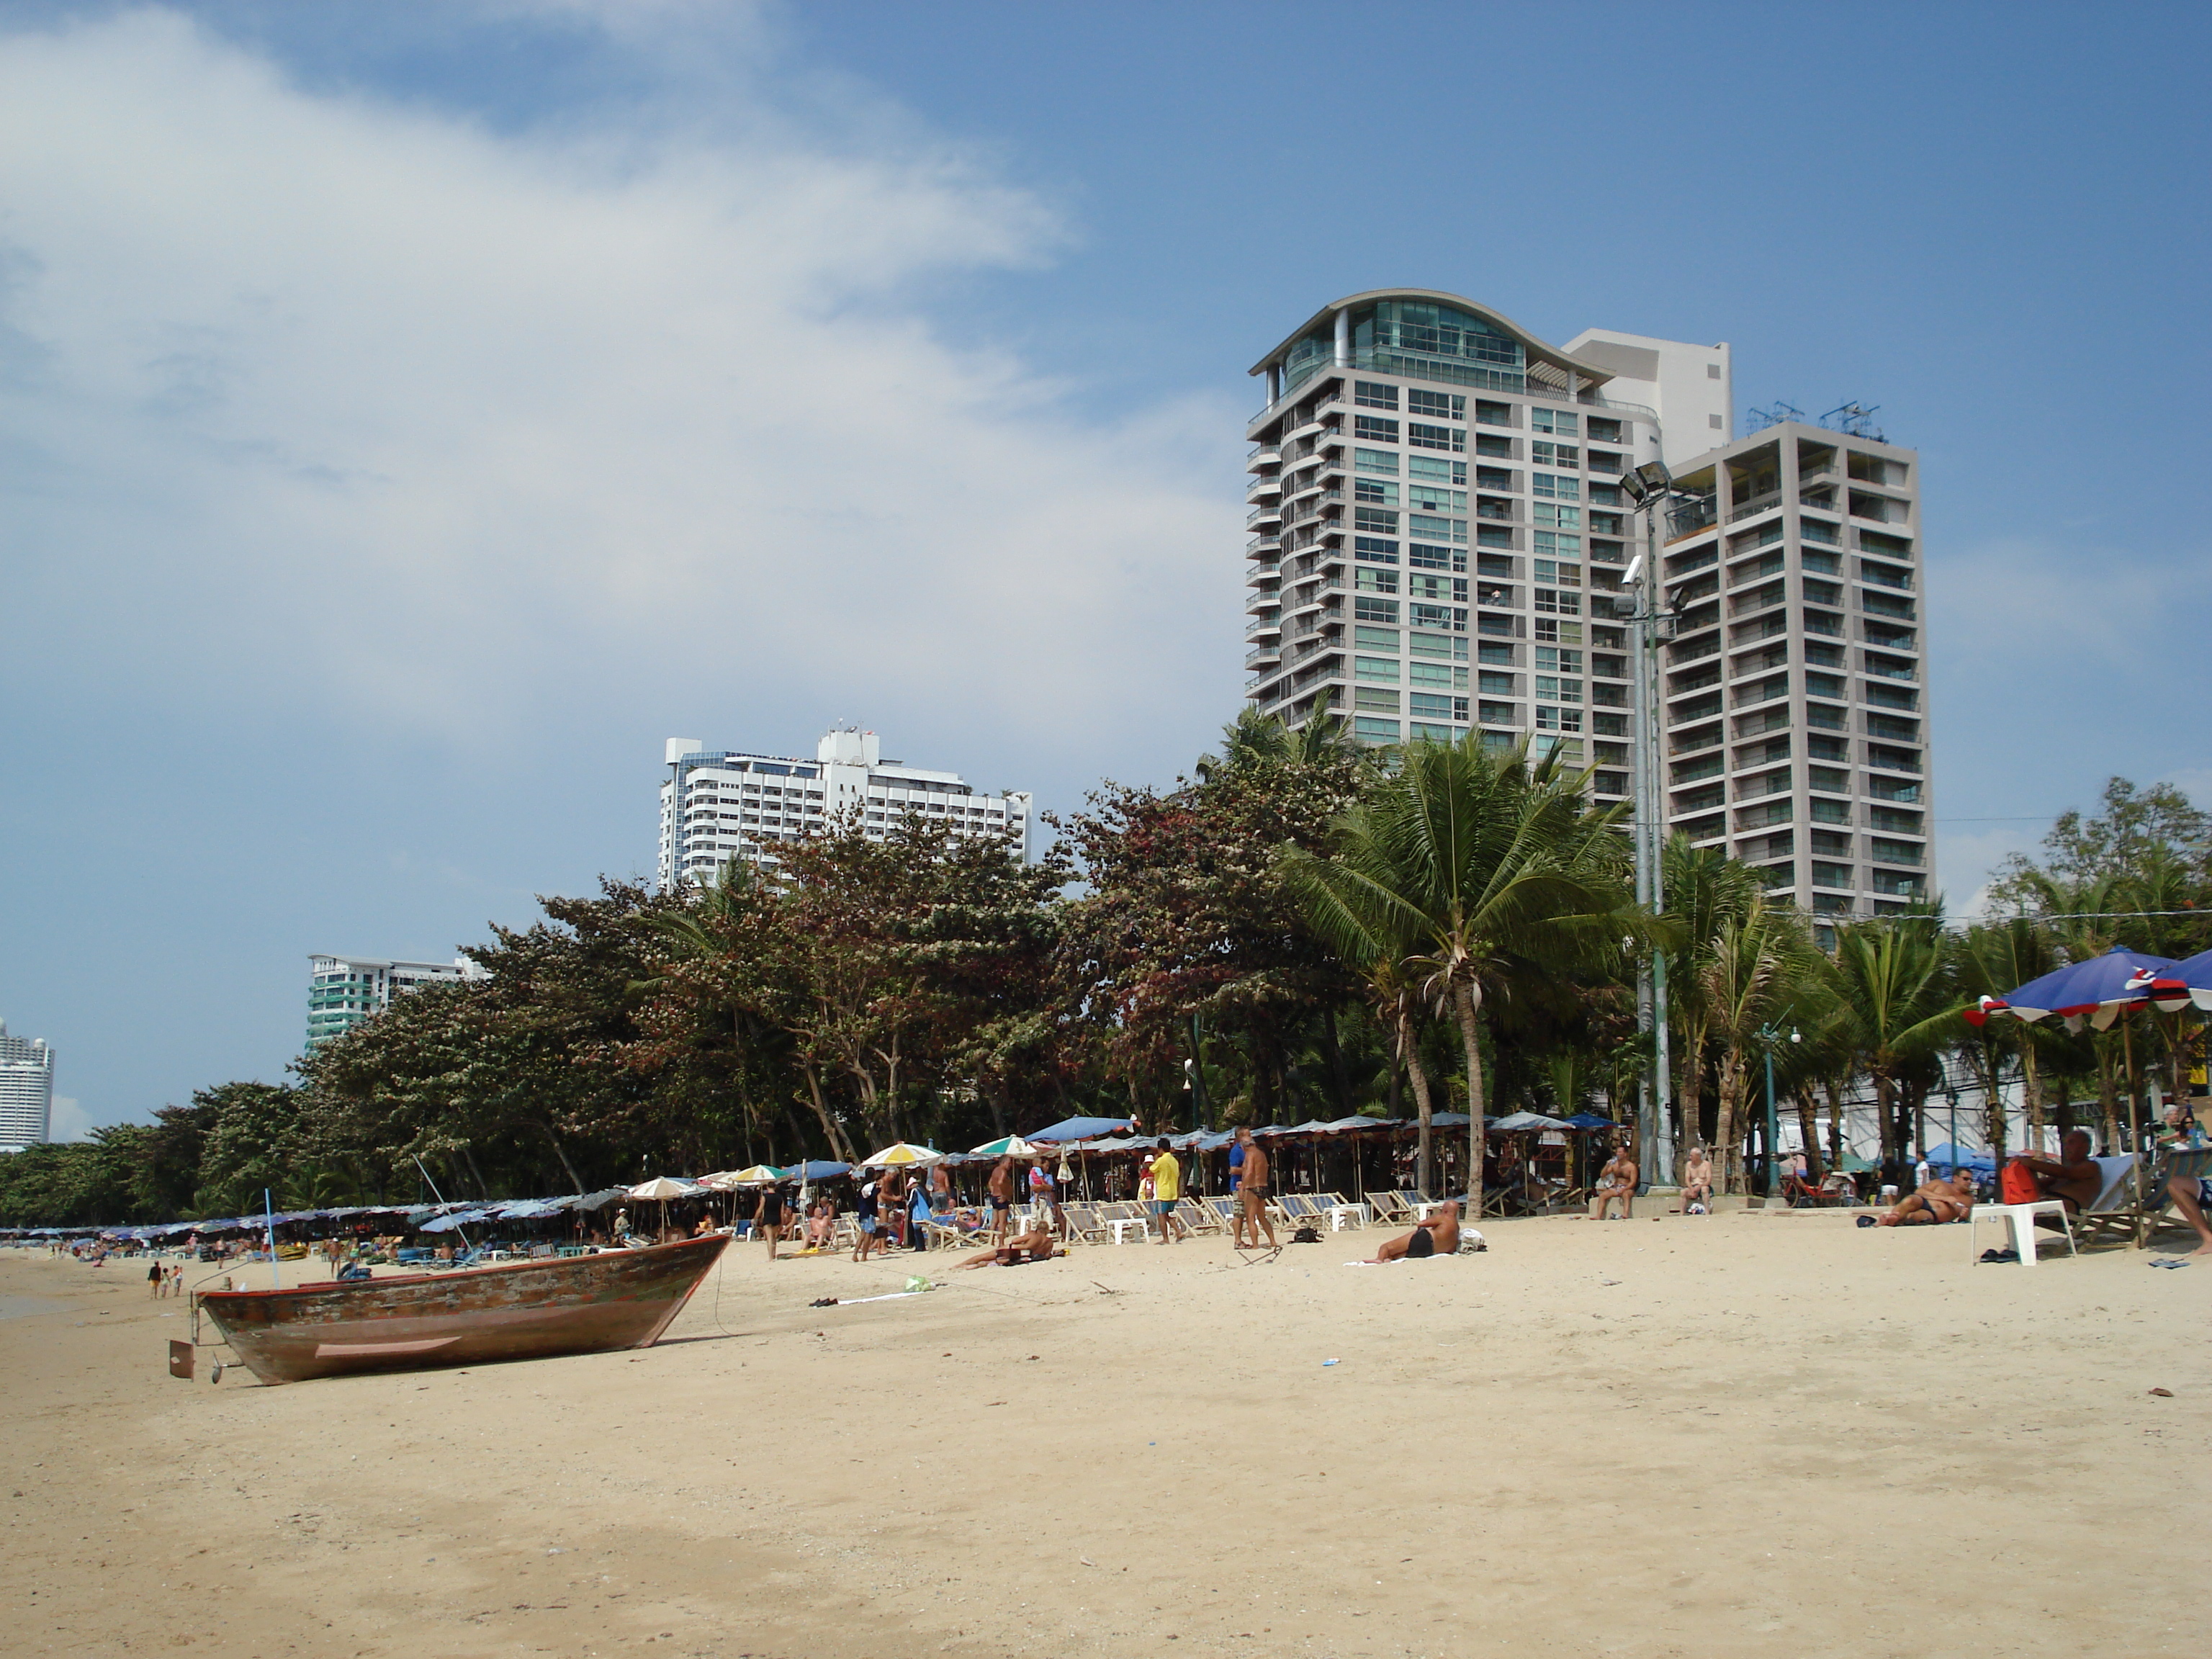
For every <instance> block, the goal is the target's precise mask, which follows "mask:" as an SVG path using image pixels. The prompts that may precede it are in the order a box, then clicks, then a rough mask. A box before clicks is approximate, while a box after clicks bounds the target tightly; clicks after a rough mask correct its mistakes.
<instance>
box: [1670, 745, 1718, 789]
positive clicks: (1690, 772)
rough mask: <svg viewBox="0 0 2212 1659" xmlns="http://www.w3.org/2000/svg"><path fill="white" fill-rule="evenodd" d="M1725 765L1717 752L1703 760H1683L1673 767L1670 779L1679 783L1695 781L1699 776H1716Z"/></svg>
mask: <svg viewBox="0 0 2212 1659" xmlns="http://www.w3.org/2000/svg"><path fill="white" fill-rule="evenodd" d="M1725 765H1726V763H1725V762H1724V761H1723V759H1722V757H1720V755H1719V754H1718V753H1714V754H1711V755H1707V756H1706V757H1705V758H1704V759H1703V760H1694V761H1684V762H1683V763H1680V765H1678V766H1676V767H1675V768H1674V773H1673V776H1672V781H1673V782H1674V783H1675V784H1677V785H1680V784H1685V783H1695V782H1697V781H1699V779H1700V778H1717V777H1718V776H1720V775H1721V773H1722V771H1723V769H1724V768H1725Z"/></svg>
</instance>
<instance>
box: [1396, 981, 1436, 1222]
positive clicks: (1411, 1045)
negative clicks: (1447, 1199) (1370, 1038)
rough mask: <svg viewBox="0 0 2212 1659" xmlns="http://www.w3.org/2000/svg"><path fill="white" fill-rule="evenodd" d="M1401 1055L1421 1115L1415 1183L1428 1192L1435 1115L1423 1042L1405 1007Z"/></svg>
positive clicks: (1400, 1020)
mask: <svg viewBox="0 0 2212 1659" xmlns="http://www.w3.org/2000/svg"><path fill="white" fill-rule="evenodd" d="M1398 1054H1399V1058H1400V1059H1401V1060H1404V1061H1405V1062H1406V1076H1407V1078H1408V1079H1410V1080H1411V1081H1412V1083H1413V1107H1414V1109H1415V1110H1416V1111H1418V1112H1419V1114H1420V1116H1421V1139H1420V1146H1419V1151H1418V1152H1417V1153H1416V1154H1415V1157H1414V1169H1415V1171H1416V1174H1415V1176H1414V1181H1413V1184H1414V1185H1415V1186H1416V1187H1418V1188H1420V1189H1421V1191H1423V1192H1427V1191H1428V1190H1429V1140H1430V1134H1431V1129H1430V1123H1429V1121H1430V1118H1431V1115H1432V1112H1431V1107H1430V1104H1429V1070H1428V1067H1427V1066H1424V1065H1422V1064H1421V1045H1420V1043H1419V1042H1418V1041H1417V1040H1416V1038H1415V1036H1414V1034H1413V1015H1412V1013H1411V1012H1407V1011H1405V1010H1402V1009H1401V1011H1400V1012H1399V1015H1398ZM1391 1081H1392V1082H1393V1083H1394V1084H1395V1082H1396V1081H1397V1077H1396V1074H1395V1073H1393V1074H1392V1077H1391Z"/></svg>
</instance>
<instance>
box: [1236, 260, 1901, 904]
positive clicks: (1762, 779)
mask: <svg viewBox="0 0 2212 1659" xmlns="http://www.w3.org/2000/svg"><path fill="white" fill-rule="evenodd" d="M1733 372H1734V371H1733V363H1732V362H1731V358H1730V355H1729V348H1728V347H1727V346H1726V345H1712V346H1702V345H1696V344H1692V343H1685V342H1681V341H1673V340H1658V339H1652V338H1650V337H1644V336H1641V335H1633V334H1623V333H1616V332H1613V331H1609V330H1590V331H1585V332H1584V333H1583V334H1581V335H1579V336H1577V337H1576V339H1575V340H1574V341H1573V342H1572V343H1571V344H1570V345H1569V346H1568V347H1567V348H1565V349H1560V348H1558V347H1554V346H1551V345H1548V344H1547V343H1544V342H1543V341H1541V340H1539V339H1537V338H1536V337H1534V335H1532V334H1530V333H1529V332H1528V331H1527V330H1525V329H1523V328H1522V327H1520V326H1519V325H1516V324H1515V323H1513V322H1512V321H1511V320H1510V319H1507V318H1505V317H1504V316H1502V315H1501V314H1499V313H1497V312H1495V311H1492V310H1491V309H1490V308H1489V307H1485V306H1481V305H1479V304H1477V303H1475V302H1474V301H1470V300H1467V299H1464V298H1462V297H1460V296H1458V295H1451V294H1444V293H1440V292H1437V291H1434V290H1431V289H1376V290H1372V291H1370V292H1368V293H1364V294H1357V295H1351V296H1350V297H1348V298H1346V299H1343V300H1339V301H1334V302H1333V303H1332V304H1330V305H1328V306H1325V307H1322V309H1321V310H1320V311H1319V312H1316V313H1315V314H1314V316H1313V317H1311V318H1310V319H1308V320H1307V321H1306V322H1305V323H1304V325H1302V326H1301V327H1300V328H1298V329H1297V331H1295V332H1293V333H1292V334H1291V336H1289V337H1287V338H1286V339H1285V340H1284V341H1283V342H1282V343H1280V344H1279V345H1278V346H1277V347H1276V348H1275V349H1273V351H1271V352H1269V353H1268V354H1267V356H1265V357H1263V358H1261V361H1260V362H1258V363H1257V364H1255V366H1254V368H1253V370H1252V373H1253V374H1255V375H1261V376H1264V377H1265V379H1266V383H1267V407H1266V408H1265V409H1263V410H1261V412H1260V413H1259V414H1258V415H1256V416H1254V417H1253V418H1252V420H1251V421H1250V422H1249V425H1248V427H1247V431H1246V435H1247V437H1248V438H1249V440H1250V441H1252V443H1253V444H1254V448H1253V450H1252V452H1251V454H1250V457H1249V463H1248V465H1249V471H1251V473H1252V475H1253V477H1252V478H1251V480H1250V482H1249V484H1248V486H1247V489H1246V500H1247V501H1249V503H1250V504H1251V507H1252V511H1251V513H1250V514H1249V517H1248V518H1247V520H1246V525H1247V528H1248V529H1249V530H1250V531H1251V532H1252V535H1251V538H1250V539H1249V541H1248V542H1247V544H1246V547H1245V556H1246V558H1247V560H1248V562H1249V564H1248V580H1247V586H1248V593H1247V601H1246V606H1245V609H1246V614H1247V617H1248V623H1247V626H1246V629H1245V639H1246V643H1247V647H1248V654H1247V656H1246V658H1245V665H1246V667H1247V669H1248V670H1249V671H1250V678H1249V679H1248V681H1247V683H1246V695H1247V696H1249V699H1250V700H1251V701H1252V702H1253V703H1254V704H1255V706H1257V707H1258V708H1261V709H1263V710H1266V711H1267V712H1271V713H1277V714H1281V715H1283V716H1284V717H1285V719H1286V720H1289V721H1290V722H1291V723H1292V724H1293V725H1296V724H1298V723H1300V722H1302V721H1304V720H1305V719H1306V718H1308V717H1309V716H1310V714H1312V712H1313V710H1314V708H1316V704H1317V702H1319V701H1320V700H1321V699H1322V698H1324V697H1325V698H1326V699H1327V700H1328V707H1330V708H1333V709H1334V710H1336V711H1337V712H1340V713H1341V714H1345V715H1346V716H1347V717H1348V718H1349V719H1350V720H1351V721H1352V729H1353V732H1355V734H1356V735H1357V736H1358V737H1359V738H1361V739H1362V740H1363V741H1365V742H1369V743H1378V744H1380V743H1395V742H1400V741H1403V740H1407V739H1411V738H1437V739H1442V740H1447V741H1449V740H1455V739H1457V738H1460V737H1462V735H1464V734H1465V733H1466V732H1468V730H1469V729H1471V728H1479V729H1480V731H1481V732H1482V733H1483V741H1484V742H1486V743H1489V744H1495V745H1497V746H1498V747H1500V748H1505V747H1510V746H1511V745H1513V744H1517V743H1520V742H1522V740H1524V739H1526V740H1527V741H1528V744H1529V745H1530V748H1531V751H1532V752H1534V753H1537V754H1545V753H1550V752H1553V751H1556V752H1558V754H1559V757H1560V758H1561V760H1562V761H1564V762H1565V763H1569V764H1571V765H1573V766H1577V767H1584V766H1587V767H1589V768H1591V769H1592V771H1591V787H1592V789H1593V791H1594V793H1595V795H1596V796H1597V798H1598V799H1600V800H1601V801H1607V802H1610V801H1614V800H1626V799H1628V798H1629V796H1630V794H1631V792H1632V775H1633V774H1632V761H1631V744H1632V743H1633V742H1634V741H1635V731H1634V720H1635V715H1634V712H1633V711H1634V708H1635V705H1636V697H1635V695H1634V692H1635V683H1634V678H1633V673H1634V666H1633V664H1634V649H1633V648H1634V641H1633V640H1632V638H1631V637H1630V632H1629V629H1628V627H1627V626H1626V625H1625V624H1626V619H1627V618H1628V617H1629V616H1630V615H1631V614H1632V611H1633V609H1634V604H1633V600H1632V596H1630V595H1629V594H1627V593H1626V592H1623V591H1622V587H1621V583H1622V578H1623V575H1624V574H1625V572H1626V568H1627V567H1628V564H1629V562H1630V561H1632V559H1634V558H1635V557H1636V556H1638V554H1640V553H1642V552H1643V551H1644V541H1643V535H1642V532H1643V528H1644V526H1643V524H1642V522H1641V521H1640V520H1638V518H1637V517H1636V516H1635V515H1634V513H1633V512H1632V503H1631V501H1628V500H1627V499H1626V496H1625V494H1624V492H1623V490H1622V489H1621V488H1620V483H1619V480H1620V477H1621V475H1622V474H1624V473H1625V472H1626V471H1629V470H1631V469H1632V468H1633V467H1635V466H1637V465H1640V464H1642V463H1644V462H1646V461H1650V460H1655V459H1663V460H1664V461H1665V462H1666V463H1667V465H1668V466H1669V467H1670V468H1671V469H1672V470H1673V471H1674V474H1675V477H1676V482H1677V488H1678V489H1680V490H1681V491H1682V492H1683V493H1684V494H1685V495H1687V496H1689V497H1691V498H1692V499H1691V500H1688V501H1678V502H1676V503H1674V509H1675V510H1674V511H1673V512H1672V513H1670V514H1668V515H1667V517H1666V520H1665V522H1663V523H1662V526H1661V532H1660V533H1661V538H1662V541H1663V542H1664V544H1665V545H1664V547H1663V548H1662V573H1663V575H1664V579H1665V580H1666V582H1667V588H1666V594H1667V599H1668V603H1669V605H1671V607H1672V608H1674V610H1675V611H1676V612H1677V613H1678V614H1677V617H1675V619H1674V621H1672V622H1670V623H1662V635H1666V634H1668V632H1670V631H1671V635H1672V638H1671V641H1669V642H1668V644H1666V645H1665V646H1663V647H1662V651H1661V655H1662V668H1661V670H1660V674H1659V684H1658V685H1657V686H1656V688H1655V696H1656V700H1657V703H1656V706H1658V707H1659V708H1661V709H1662V714H1661V716H1660V718H1659V721H1658V724H1659V725H1660V727H1661V730H1660V732H1659V733H1658V740H1659V741H1661V742H1662V743H1664V744H1667V745H1668V767H1669V768H1670V769H1669V770H1668V771H1667V772H1666V773H1665V774H1664V781H1663V783H1662V787H1664V788H1665V789H1666V793H1667V803H1666V807H1665V811H1666V812H1667V816H1668V823H1669V825H1670V827H1673V828H1679V829H1683V830H1684V831H1685V832H1686V833H1688V834H1690V835H1691V836H1692V837H1693V838H1695V839H1697V840H1699V841H1701V842H1706V843H1714V842H1724V843H1725V844H1727V845H1728V846H1729V848H1730V849H1731V850H1732V851H1735V852H1736V853H1737V854H1739V855H1740V856H1742V857H1745V858H1747V859H1750V860H1753V861H1754V862H1757V863H1759V864H1761V865H1762V866H1765V868H1766V869H1767V870H1768V871H1769V872H1771V875H1772V878H1773V880H1774V885H1775V889H1776V890H1777V893H1778V896H1783V895H1786V896H1790V897H1793V898H1794V899H1795V900H1796V902H1799V903H1800V904H1802V905H1803V906H1805V907H1806V908H1808V909H1818V910H1825V911H1830V912H1834V913H1844V912H1856V913H1857V914H1862V915H1864V914H1871V913H1875V912H1877V911H1879V910H1881V909H1887V908H1896V907H1898V906H1899V905H1901V904H1903V903H1905V902H1910V900H1911V898H1913V897H1915V896H1917V895H1918V894H1919V893H1921V892H1922V891H1924V890H1925V887H1926V883H1927V880H1928V878H1929V874H1930V873H1932V872H1931V871H1930V869H1929V864H1928V861H1927V860H1928V854H1927V852H1926V845H1927V843H1926V841H1925V839H1924V836H1923V835H1922V833H1921V832H1922V831H1923V829H1924V827H1925V822H1926V817H1925V815H1926V811H1927V805H1926V802H1925V799H1924V791H1925V779H1926V776H1927V772H1926V760H1927V754H1926V743H1925V718H1926V717H1925V711H1924V710H1923V709H1922V708H1920V706H1919V699H1920V695H1921V693H1920V690H1919V688H1920V687H1921V686H1922V685H1923V684H1924V674H1923V671H1922V667H1921V663H1922V661H1923V659H1922V656H1921V644H1922V641H1921V638H1920V629H1921V626H1922V623H1921V619H1920V618H1919V617H1917V615H1915V614H1914V612H1915V611H1916V608H1917V606H1916V601H1915V600H1913V599H1911V598H1909V597H1906V596H1907V595H1909V594H1912V593H1917V590H1918V586H1919V548H1918V534H1917V526H1918V507H1917V471H1918V468H1917V461H1916V460H1915V459H1914V458H1913V457H1912V455H1911V452H1909V451H1905V450H1902V449H1898V448H1896V447H1893V446H1890V445H1887V444H1886V443H1883V442H1881V441H1880V440H1879V438H1878V437H1877V436H1875V435H1872V434H1871V431H1870V428H1864V427H1863V425H1862V426H1861V428H1860V429H1858V430H1857V431H1853V432H1849V433H1844V432H1838V431H1835V430H1830V429H1828V428H1819V427H1812V426H1809V425H1807V424H1805V423H1803V422H1802V421H1797V422H1789V423H1787V425H1786V426H1778V427H1771V428H1767V429H1764V430H1761V431H1760V432H1759V433H1757V434H1755V435H1753V436H1750V437H1747V438H1745V439H1742V440H1738V439H1737V437H1736V434H1735V415H1734V401H1733V400H1734V384H1733ZM1793 413H1794V411H1793ZM1846 424H1850V422H1846ZM1806 468H1811V469H1813V470H1811V471H1806V470H1804V469H1806ZM1831 520H1832V521H1831ZM1877 525H1879V526H1881V528H1879V529H1876V528H1875V527H1874V526H1877ZM1808 526H1810V527H1809V528H1808ZM1846 556H1850V557H1851V563H1850V566H1849V567H1848V568H1846V567H1845V565H1844V559H1845V557H1846ZM1708 566H1710V567H1711V574H1707V567H1708ZM1678 579H1679V580H1678ZM1723 581H1725V584H1726V586H1725V589H1724V590H1723V586H1722V583H1723ZM1723 592H1724V593H1725V598H1723ZM1723 609H1725V611H1726V613H1727V614H1726V615H1725V616H1723V615H1722V611H1723ZM1707 659H1712V660H1711V661H1708V660H1707ZM1907 763H1910V765H1911V766H1912V767H1913V768H1915V769H1916V770H1914V771H1913V772H1911V773H1909V774H1908V773H1905V772H1899V771H1893V769H1892V768H1893V766H1903V765H1905V764H1907ZM1678 781H1679V784H1680V787H1674V786H1675V785H1676V783H1677V782H1678ZM1731 809H1733V811H1731ZM1908 826H1909V828H1908ZM1916 838H1917V839H1916ZM1914 848H1917V853H1915V855H1914V859H1913V860H1912V861H1910V862H1908V861H1907V860H1906V854H1907V853H1908V852H1909V851H1912V850H1913V849H1914Z"/></svg>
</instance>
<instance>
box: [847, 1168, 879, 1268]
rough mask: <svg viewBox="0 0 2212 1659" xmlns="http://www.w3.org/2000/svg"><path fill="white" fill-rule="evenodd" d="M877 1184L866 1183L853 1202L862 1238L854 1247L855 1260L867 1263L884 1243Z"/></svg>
mask: <svg viewBox="0 0 2212 1659" xmlns="http://www.w3.org/2000/svg"><path fill="white" fill-rule="evenodd" d="M853 1212H854V1218H855V1219H856V1221H857V1223H858V1225H859V1226H860V1237H859V1238H858V1239H857V1240H855V1241H854V1245H853V1260H854V1261H866V1260H867V1259H868V1258H869V1257H870V1256H871V1255H874V1254H875V1251H876V1247H877V1245H878V1244H880V1243H883V1232H882V1224H881V1223H880V1222H879V1221H878V1219H877V1212H878V1203H877V1193H876V1183H875V1182H872V1181H871V1182H866V1183H865V1184H864V1185H863V1186H862V1187H861V1188H860V1192H859V1193H858V1194H855V1195H854V1200H853Z"/></svg>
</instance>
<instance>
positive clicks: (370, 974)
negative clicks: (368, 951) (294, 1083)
mask: <svg viewBox="0 0 2212 1659" xmlns="http://www.w3.org/2000/svg"><path fill="white" fill-rule="evenodd" d="M481 978H483V969H481V968H479V967H477V965H476V963H473V962H471V961H470V960H469V959H468V958H467V957H454V958H453V960H452V961H451V962H387V961H386V960H385V959H384V958H382V957H308V958H307V1052H308V1053H309V1054H313V1053H314V1051H315V1050H316V1049H317V1048H320V1047H322V1045H323V1044H324V1043H325V1042H329V1041H330V1040H331V1038H332V1037H334V1036H340V1035H342V1034H343V1033H344V1032H347V1031H349V1030H352V1029H353V1028H354V1027H355V1026H356V1025H358V1024H361V1023H362V1021H363V1020H365V1019H367V1018H368V1017H369V1016H370V1015H371V1014H374V1013H378V1012H382V1011H383V1010H384V1009H386V1008H389V1007H390V1006H392V998H394V997H400V996H404V995H406V994H407V993H409V992H410V991H413V990H416V989H419V988H420V987H422V986H425V985H437V984H444V983H448V982H453V981H461V980H470V979H481Z"/></svg>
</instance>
